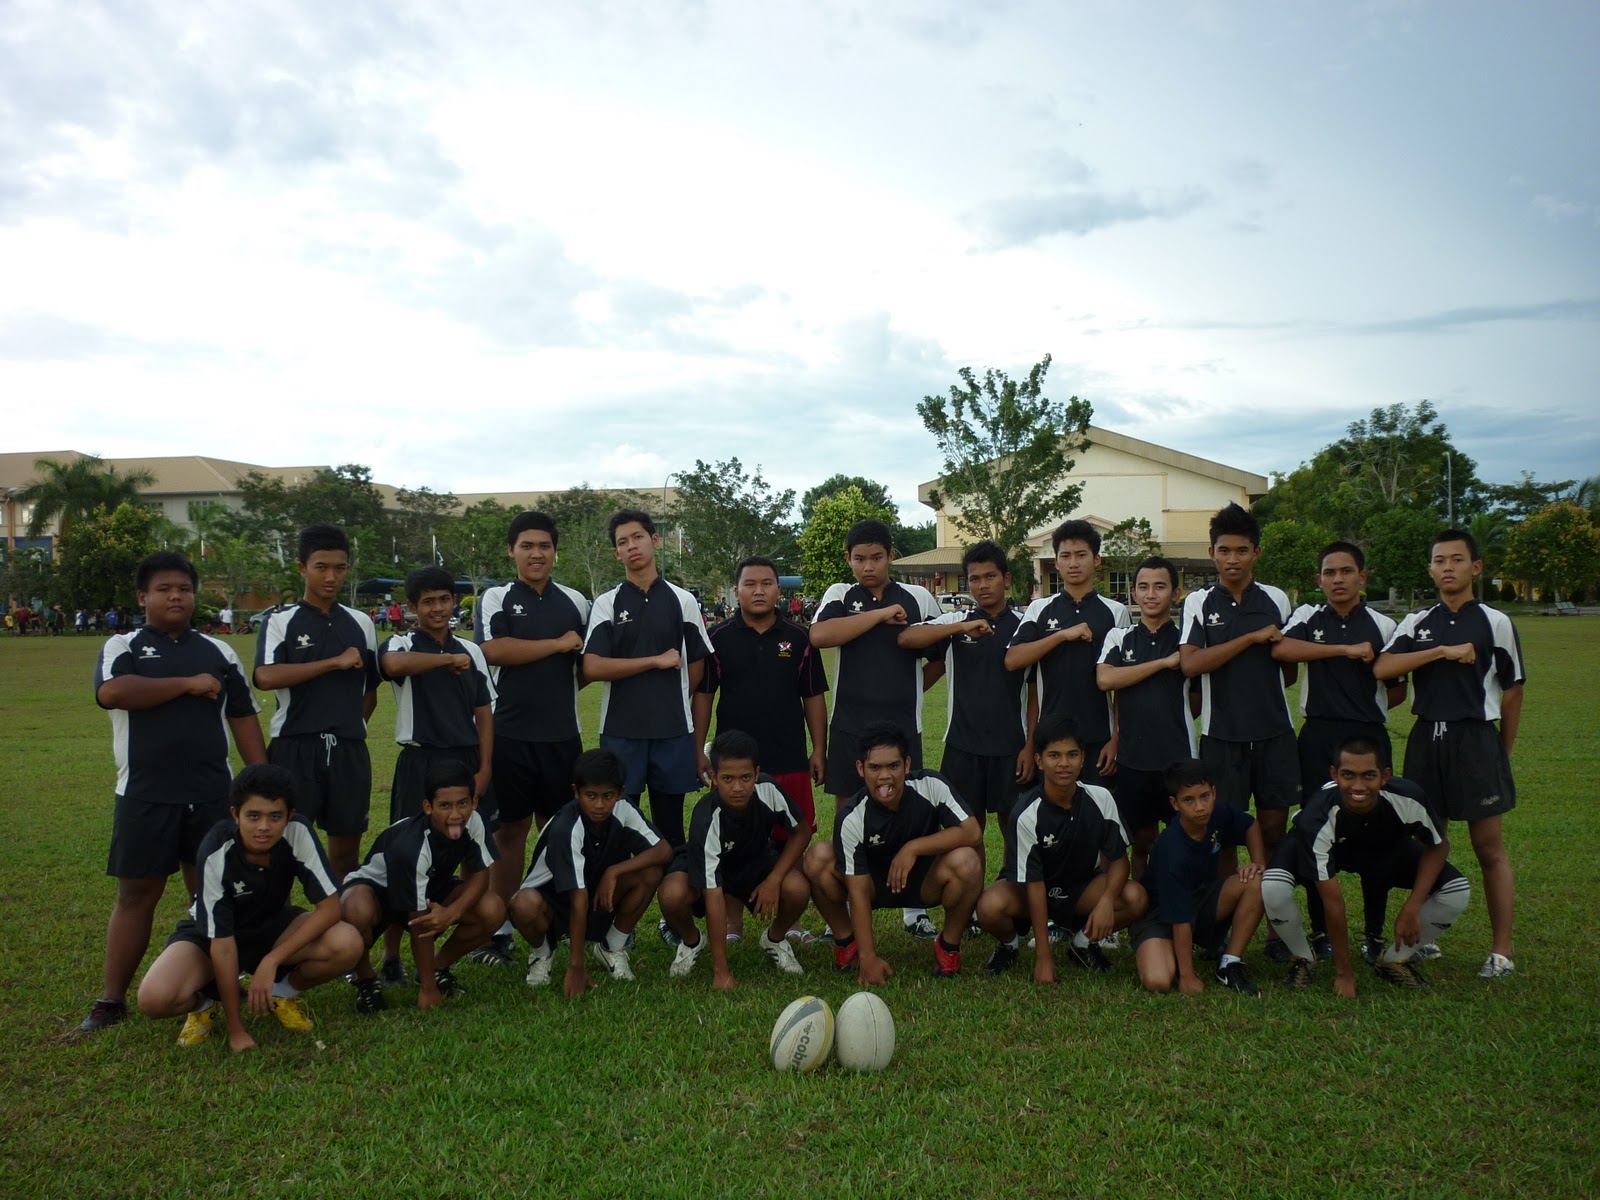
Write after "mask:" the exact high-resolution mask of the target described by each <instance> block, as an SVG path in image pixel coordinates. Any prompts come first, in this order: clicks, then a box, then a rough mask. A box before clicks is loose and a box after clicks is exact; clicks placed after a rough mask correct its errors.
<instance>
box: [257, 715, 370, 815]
mask: <svg viewBox="0 0 1600 1200" xmlns="http://www.w3.org/2000/svg"><path fill="white" fill-rule="evenodd" d="M267 761H268V762H270V763H272V764H273V765H274V766H279V767H283V768H285V769H286V770H287V771H288V772H289V774H291V775H293V776H294V782H295V787H296V789H297V790H298V792H299V794H300V803H299V804H297V805H296V806H295V811H296V812H297V813H299V815H300V816H302V817H304V818H306V820H308V821H315V822H316V823H317V824H318V825H321V826H322V831H323V832H324V833H326V834H327V835H328V836H329V837H359V836H360V835H361V834H363V833H365V832H366V831H367V811H368V809H369V808H371V806H372V759H371V758H370V757H369V756H368V754H367V742H366V739H365V738H341V737H335V736H334V735H333V734H331V733H329V734H322V733H297V734H293V735H292V736H289V737H275V738H273V739H272V743H271V744H270V745H269V746H268V747H267Z"/></svg>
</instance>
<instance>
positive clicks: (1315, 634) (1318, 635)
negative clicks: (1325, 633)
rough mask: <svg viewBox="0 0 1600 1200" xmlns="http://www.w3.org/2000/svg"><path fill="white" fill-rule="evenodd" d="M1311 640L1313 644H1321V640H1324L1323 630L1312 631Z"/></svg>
mask: <svg viewBox="0 0 1600 1200" xmlns="http://www.w3.org/2000/svg"><path fill="white" fill-rule="evenodd" d="M1311 640H1312V641H1313V642H1320V641H1321V640H1322V630H1320V629H1313V630H1312V631H1311Z"/></svg>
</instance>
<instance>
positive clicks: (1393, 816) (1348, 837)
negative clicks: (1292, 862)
mask: <svg viewBox="0 0 1600 1200" xmlns="http://www.w3.org/2000/svg"><path fill="white" fill-rule="evenodd" d="M1442 826H1443V822H1442V821H1441V820H1440V819H1439V815H1438V814H1437V813H1436V812H1434V811H1433V808H1432V807H1431V806H1430V805H1429V803H1428V800H1427V797H1425V796H1424V795H1423V794H1422V789H1421V788H1420V787H1418V786H1417V785H1416V784H1414V783H1412V782H1411V781H1410V780H1409V779H1403V778H1401V777H1400V776H1399V775H1394V776H1391V777H1390V779H1389V782H1388V783H1386V784H1384V785H1383V790H1382V791H1380V792H1379V793H1378V803H1377V805H1376V806H1375V807H1374V808H1373V810H1372V811H1371V812H1369V813H1353V812H1350V811H1348V810H1347V809H1346V808H1345V807H1344V804H1343V803H1342V801H1341V797H1340V794H1339V785H1338V784H1337V783H1334V782H1332V781H1331V780H1330V781H1329V782H1327V783H1325V784H1323V785H1322V788H1321V790H1319V791H1317V792H1314V793H1312V795H1311V796H1310V797H1308V798H1307V799H1306V802H1305V804H1304V805H1303V806H1302V807H1301V809H1300V811H1299V812H1297V813H1295V815H1294V832H1295V834H1296V835H1297V836H1299V837H1301V838H1303V839H1304V841H1305V845H1306V847H1307V848H1308V849H1309V850H1310V851H1311V861H1312V862H1313V863H1314V864H1315V865H1316V872H1317V878H1318V879H1332V878H1333V877H1334V876H1335V875H1337V874H1338V873H1339V872H1340V871H1355V872H1360V871H1362V870H1363V869H1364V868H1365V867H1366V866H1367V865H1368V864H1369V863H1371V864H1380V863H1387V862H1389V861H1390V860H1391V858H1392V857H1393V855H1394V851H1395V847H1396V846H1397V845H1399V844H1400V843H1401V842H1402V841H1404V840H1406V839H1407V838H1416V839H1417V840H1418V841H1419V842H1421V843H1422V844H1423V845H1424V846H1436V845H1438V844H1439V842H1440V841H1441V840H1442V839H1441V835H1440V832H1439V831H1440V829H1441V827H1442Z"/></svg>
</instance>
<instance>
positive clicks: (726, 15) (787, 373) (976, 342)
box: [0, 0, 1600, 515]
mask: <svg viewBox="0 0 1600 1200" xmlns="http://www.w3.org/2000/svg"><path fill="white" fill-rule="evenodd" d="M0 15H3V19H0V280H3V283H0V396H3V397H4V412H5V418H6V419H5V428H6V431H7V432H6V435H5V438H4V442H5V444H6V445H7V448H9V449H15V450H32V449H39V450H49V449H66V448H72V449H78V450H83V451H88V452H98V453H101V454H105V455H107V456H112V457H117V456H129V455H145V454H211V455H217V456H221V457H228V458H237V459H242V460H246V461H252V462H260V463H267V464H291V463H307V462H328V463H336V462H348V461H355V462H364V463H368V464H370V465H371V466H372V467H373V469H374V472H375V474H376V476H377V477H378V478H379V479H381V480H384V481H386V482H391V483H395V484H402V485H410V486H417V485H422V484H426V485H429V486H432V487H435V488H438V489H446V488H449V489H453V490H455V491H458V492H469V491H487V490H494V489H512V488H545V487H555V486H565V485H570V484H573V483H577V482H579V481H583V480H587V481H588V482H590V483H592V484H594V485H596V486H600V485H636V486H642V487H659V486H661V484H662V482H663V480H664V479H665V477H666V476H667V475H668V473H669V472H671V471H674V470H677V469H680V468H685V467H688V466H690V465H692V462H693V460H694V459H695V458H696V457H699V458H705V459H720V458H726V457H729V456H732V455H738V456H739V457H741V458H742V459H743V460H744V461H745V462H746V463H747V464H750V463H760V464H762V466H763V467H764V469H765V472H766V474H767V476H768V478H769V479H772V480H773V481H775V482H777V483H778V484H780V485H781V486H792V487H795V488H797V489H804V488H805V487H807V486H809V485H810V484H813V483H816V482H818V481H819V480H821V479H822V478H824V477H825V476H827V475H829V474H831V473H833V472H834V471H839V470H843V471H848V472H852V473H861V474H865V475H869V476H873V477H876V478H880V479H882V480H884V481H885V482H887V483H888V484H890V486H891V488H892V490H893V491H894V492H895V494H896V497H897V499H899V500H900V501H902V503H903V504H904V505H905V507H906V511H907V513H908V515H909V514H910V513H911V512H912V511H913V502H914V498H915V490H914V489H915V485H916V484H917V482H919V481H921V480H923V479H927V478H929V477H931V476H933V475H934V474H936V473H937V468H938V459H937V456H936V450H935V446H934V443H933V441H932V439H931V437H929V436H928V435H927V434H926V433H925V432H924V431H923V430H922V427H921V423H920V421H919V420H918V418H917V416H916V413H915V407H914V406H915V403H916V401H917V400H918V399H919V398H920V397H921V396H922V395H924V394H925V393H927V392H930V391H942V390H943V389H945V388H946V387H948V386H949V384H951V383H952V382H954V381H955V379H956V372H957V370H958V369H959V368H960V367H962V366H969V365H970V366H973V367H974V368H978V369H980V370H981V369H982V368H983V367H986V366H993V367H999V368H1002V369H1005V370H1007V371H1010V372H1011V373H1013V374H1016V375H1021V374H1024V373H1025V372H1026V371H1027V369H1028V367H1029V366H1030V364H1032V363H1033V362H1034V361H1035V360H1037V359H1039V358H1040V357H1042V356H1043V355H1044V354H1045V353H1049V354H1051V355H1053V356H1054V365H1053V367H1052V369H1051V372H1050V377H1049V378H1050V391H1051V393H1052V394H1053V395H1056V396H1059V397H1065V396H1068V395H1071V394H1077V395H1080V396H1082V397H1084V398H1086V399H1088V400H1090V401H1091V402H1092V403H1093V405H1094V408H1095V420H1096V423H1097V424H1100V425H1102V426H1105V427H1107V428H1111V429H1115V430H1118V431H1120V432H1123V433H1127V434H1131V435H1133V436H1136V437H1142V438H1147V439H1149V440H1152V441H1155V442H1159V443H1162V444H1165V445H1169V446H1172V447H1175V448H1178V449H1181V450H1185V451H1189V452H1191V453H1196V454H1201V455H1204V456H1206V457H1210V458H1214V459H1218V460H1220V461H1222V462H1225V463H1229V464H1232V465H1235V466H1240V467H1245V468H1249V469H1252V470H1257V471H1261V472H1263V473H1266V472H1268V471H1270V470H1274V469H1288V468H1291V467H1293V466H1294V465H1295V464H1296V463H1297V462H1299V461H1301V460H1303V459H1305V458H1307V457H1309V456H1310V455H1311V454H1312V453H1314V452H1315V451H1316V450H1317V449H1318V448H1319V447H1320V446H1322V445H1324V444H1326V443H1327V442H1329V441H1331V440H1333V439H1334V438H1336V437H1337V436H1339V434H1340V433H1341V432H1342V430H1343V428H1344V426H1345V425H1346V424H1347V423H1349V422H1350V421H1351V420H1353V419H1356V418H1358V417H1360V416H1363V415H1364V414H1365V413H1366V412H1368V411H1369V410H1370V409H1372V408H1373V407H1375V406H1377V405H1386V404H1392V403H1411V402H1414V401H1416V400H1418V399H1421V398H1424V397H1427V398H1431V399H1432V400H1433V401H1434V402H1435V404H1436V405H1437V406H1438V408H1439V410H1440V412H1441V413H1442V414H1443V416H1444V418H1445V419H1446V421H1447V423H1448V424H1449V426H1450V428H1451V430H1452V432H1453V433H1454V435H1455V437H1456V441H1457V444H1458V446H1459V447H1460V448H1461V449H1462V450H1463V451H1464V452H1465V453H1467V454H1470V455H1472V456H1473V457H1474V458H1476V459H1477V460H1478V462H1479V465H1480V471H1481V473H1482V474H1483V475H1484V476H1485V477H1487V478H1489V479H1492V480H1506V481H1509V480H1511V479H1514V478H1515V477H1516V476H1517V474H1518V472H1520V471H1522V470H1524V469H1526V470H1532V471H1534V472H1535V473H1536V474H1537V475H1538V476H1539V477H1540V478H1551V477H1559V478H1571V477H1575V476H1576V477H1582V476H1586V475H1591V474H1594V473H1595V472H1596V471H1600V435H1597V432H1596V430H1597V427H1600V425H1597V417H1600V388H1597V380H1600V73H1597V71H1596V68H1595V64H1596V62H1597V61H1600V5H1596V4H1594V3H1590V2H1588V0H1573V2H1572V3H1566V4H1557V3H1548V2H1534V3H1524V4H1515V5H1513V4H1504V3H1471V2H1465V0H1463V2H1450V3H1434V4H1429V3H1368V4H1353V5H1339V4H1332V3H1327V4H1322V3H1318V4H1283V3H1264V4H1247V3H1229V2H1220V0H1219V2H1217V3H1192V4H1180V3H1176V2H1169V3H1148V4H1139V5H1128V4H1122V3H1109V2H1108V3H1077V2H1073V3H1067V2H1058V3H1041V4H1030V3H1025V2H1020V0H1019V2H1015V3H1011V2H1003V0H1002V2H990V3H977V2H974V0H961V2H958V3H941V2H938V0H924V2H916V3H914V2H906V3H899V2H895V0H872V2H861V3H842V2H840V3H782V4H779V3H755V2H752V0H727V2H723V0H707V2H705V3H670V2H657V3H649V4H644V3H635V2H633V0H628V2H613V3H604V2H601V3H595V2H590V3H583V4H577V3H573V4H549V3H532V2H524V3H506V4H494V3H475V2H472V0H463V2H461V3H452V4H445V3H442V2H441V3H419V4H415V5H407V4H404V3H395V2H392V0H384V2H381V3H371V4H366V3H359V2H354V0H341V2H340V3H337V4H327V3H315V4H306V5H296V4H289V3H285V4H263V3H250V2H248V0H244V2H228V3H216V4H199V3H173V4H161V5H125V4H107V5H98V4H94V3H91V2H89V0H73V2H72V3H60V4H54V3H42V2H36V0H5V2H4V3H0ZM924 511H925V510H924Z"/></svg>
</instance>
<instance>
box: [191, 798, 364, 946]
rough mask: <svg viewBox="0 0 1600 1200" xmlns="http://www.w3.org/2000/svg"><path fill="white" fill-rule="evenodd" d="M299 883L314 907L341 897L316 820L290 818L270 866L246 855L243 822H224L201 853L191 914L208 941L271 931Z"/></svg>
mask: <svg viewBox="0 0 1600 1200" xmlns="http://www.w3.org/2000/svg"><path fill="white" fill-rule="evenodd" d="M296 880H299V882H300V890H301V891H303V892H304V893H305V895H306V899H307V900H309V901H310V902H311V903H312V904H317V903H320V902H321V901H323V900H325V899H327V898H328V897H329V896H336V895H338V894H339V888H338V886H337V885H336V884H335V883H334V882H333V872H332V871H330V870H329V869H328V859H327V856H326V855H325V854H323V852H322V843H321V842H319V841H318V840H317V835H316V833H315V832H314V831H313V830H312V828H311V822H310V821H307V820H306V819H305V818H303V817H290V818H289V820H288V822H287V823H286V824H285V825H284V828H283V836H282V837H281V838H279V839H278V842H277V844H276V845H274V846H273V847H272V849H271V850H269V851H268V852H267V865H266V866H257V865H256V864H255V863H253V862H251V861H250V860H249V858H248V857H246V855H245V851H244V844H243V843H242V842H241V841H240V840H239V825H238V822H236V821H234V820H232V819H231V818H230V819H225V820H222V821H218V822H217V823H216V824H215V825H213V826H212V827H211V831H210V832H209V833H207V834H206V836H205V838H204V840H202V841H201V843H200V849H199V851H198V852H196V854H195V894H194V898H193V900H192V901H191V902H190V905H189V916H190V917H191V918H193V920H194V921H195V923H196V924H198V925H199V926H200V932H201V933H203V934H205V936H206V937H208V938H226V937H239V936H241V935H246V934H249V933H251V932H253V931H255V930H258V929H265V928H267V927H268V925H269V924H270V922H271V921H272V919H273V918H274V917H276V916H277V915H278V914H279V913H281V912H282V911H283V910H284V909H285V908H287V907H288V905H289V892H290V889H291V888H292V887H293V886H294V883H295V881H296Z"/></svg>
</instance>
